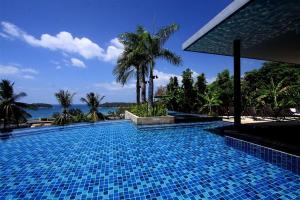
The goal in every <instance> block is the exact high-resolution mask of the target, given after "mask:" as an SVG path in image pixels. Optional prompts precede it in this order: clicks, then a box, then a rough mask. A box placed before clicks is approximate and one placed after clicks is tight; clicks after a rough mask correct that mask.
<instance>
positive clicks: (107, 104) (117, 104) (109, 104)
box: [101, 102, 134, 107]
mask: <svg viewBox="0 0 300 200" xmlns="http://www.w3.org/2000/svg"><path fill="white" fill-rule="evenodd" d="M131 105H134V103H125V102H105V103H103V104H101V107H127V106H131Z"/></svg>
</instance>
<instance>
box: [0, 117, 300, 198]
mask: <svg viewBox="0 0 300 200" xmlns="http://www.w3.org/2000/svg"><path fill="white" fill-rule="evenodd" d="M0 154H1V157H0V199H14V198H20V199H31V198H36V199H41V198H44V199H89V198H90V199H92V198H97V197H98V199H221V198H223V199H300V176H298V175H296V174H294V173H292V172H290V171H286V170H283V169H281V168H278V167H276V166H274V165H272V164H269V163H267V162H264V161H262V160H260V159H258V158H256V157H253V156H250V155H247V154H245V153H243V152H240V151H237V150H235V149H233V148H230V147H228V146H226V145H225V143H224V139H223V138H222V137H220V136H217V135H214V134H211V133H208V132H206V131H204V130H203V127H184V128H179V127H176V128H165V129H147V128H145V129H143V130H142V131H137V129H136V128H135V127H134V126H133V125H132V124H131V123H129V122H127V121H124V122H119V123H106V124H103V125H99V124H98V125H96V124H95V125H91V126H84V127H76V128H71V129H65V130H64V129H62V130H54V131H43V133H40V134H34V135H30V134H29V135H26V136H22V137H15V138H11V139H7V140H0Z"/></svg>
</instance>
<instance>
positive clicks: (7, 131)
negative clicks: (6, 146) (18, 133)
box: [0, 129, 13, 140]
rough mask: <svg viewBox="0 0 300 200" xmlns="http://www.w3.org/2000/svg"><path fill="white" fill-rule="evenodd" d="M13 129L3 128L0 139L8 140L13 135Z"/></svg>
mask: <svg viewBox="0 0 300 200" xmlns="http://www.w3.org/2000/svg"><path fill="white" fill-rule="evenodd" d="M12 131H13V130H12V129H1V130H0V140H7V139H9V138H10V137H12Z"/></svg>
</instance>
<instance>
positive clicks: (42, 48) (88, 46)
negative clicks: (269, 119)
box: [0, 0, 261, 103]
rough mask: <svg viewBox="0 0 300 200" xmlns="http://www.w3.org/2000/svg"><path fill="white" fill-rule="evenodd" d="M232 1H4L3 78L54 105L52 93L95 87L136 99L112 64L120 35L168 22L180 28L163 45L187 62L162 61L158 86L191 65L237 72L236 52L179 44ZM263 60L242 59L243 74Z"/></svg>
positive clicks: (209, 72)
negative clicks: (190, 48)
mask: <svg viewBox="0 0 300 200" xmlns="http://www.w3.org/2000/svg"><path fill="white" fill-rule="evenodd" d="M230 2H231V1H230V0H201V1H200V0H185V1H182V0H164V1H161V0H148V1H146V0H144V1H141V0H126V1H123V0H102V1H100V0H99V1H98V0H81V1H79V0H74V1H73V0H64V1H62V0H48V1H40V0H28V1H18V0H1V1H0V23H1V24H0V78H1V79H3V78H7V79H9V80H12V81H14V82H15V86H16V90H17V91H24V92H26V93H27V94H28V96H27V97H26V98H25V99H24V101H26V102H45V103H56V100H55V98H54V95H53V94H54V93H55V92H56V91H58V90H59V89H68V90H70V91H72V92H75V93H76V96H75V99H74V103H79V99H80V97H81V96H84V95H85V94H86V93H87V92H90V91H94V92H97V93H99V94H101V95H105V96H106V98H105V100H104V101H127V102H131V101H134V99H135V93H134V91H135V89H134V80H132V81H131V82H129V83H128V84H127V85H126V86H124V87H123V88H122V87H121V86H120V85H118V84H117V83H115V81H114V77H113V75H112V69H113V68H114V66H115V61H116V58H117V56H118V55H119V54H120V53H121V52H122V45H121V44H120V43H119V42H118V40H117V37H118V35H119V34H120V33H123V32H128V31H134V30H135V28H136V25H143V26H145V27H146V29H148V30H149V31H154V30H155V29H158V28H159V27H161V26H165V25H168V24H170V23H174V22H175V23H178V24H179V25H180V30H179V31H178V32H177V33H176V34H174V36H173V37H172V38H171V39H170V40H169V41H168V42H167V44H166V47H167V48H169V49H171V50H173V51H174V52H176V53H177V54H178V55H180V56H181V57H182V58H183V61H184V62H183V65H182V66H180V67H176V66H172V65H170V64H169V63H167V62H165V61H158V62H157V65H156V71H155V73H156V74H157V75H158V77H159V79H158V80H156V81H155V84H156V85H165V84H166V83H167V80H168V78H169V77H170V76H172V75H180V74H181V72H182V71H183V70H184V69H186V68H191V69H192V70H193V71H195V72H196V73H202V72H204V73H205V74H206V77H207V79H208V81H212V80H213V79H214V78H215V77H216V75H217V73H218V72H220V71H222V70H224V69H230V71H232V58H231V57H225V56H217V55H207V54H199V53H192V52H184V51H182V50H181V45H182V43H183V42H184V41H185V40H186V39H188V37H190V36H191V35H192V34H194V33H195V32H196V31H197V30H198V29H199V28H201V27H202V26H203V25H205V24H206V23H207V22H208V21H209V20H210V19H211V18H212V17H214V16H215V15H216V14H217V13H218V12H220V11H221V10H222V9H224V8H225V7H226V6H227V5H228V4H229V3H230ZM260 66H261V61H256V60H250V59H243V60H242V72H245V71H248V70H251V69H254V68H258V67H260Z"/></svg>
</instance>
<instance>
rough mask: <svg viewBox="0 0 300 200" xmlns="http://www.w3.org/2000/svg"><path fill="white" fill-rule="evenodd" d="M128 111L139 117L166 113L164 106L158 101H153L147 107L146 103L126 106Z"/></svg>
mask: <svg viewBox="0 0 300 200" xmlns="http://www.w3.org/2000/svg"><path fill="white" fill-rule="evenodd" d="M128 111H129V112H131V113H133V114H135V115H137V116H139V117H154V116H166V115H167V108H166V106H165V105H164V104H163V103H160V102H157V103H155V104H154V106H153V107H149V106H148V104H140V105H138V104H137V105H133V106H131V107H129V108H128Z"/></svg>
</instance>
